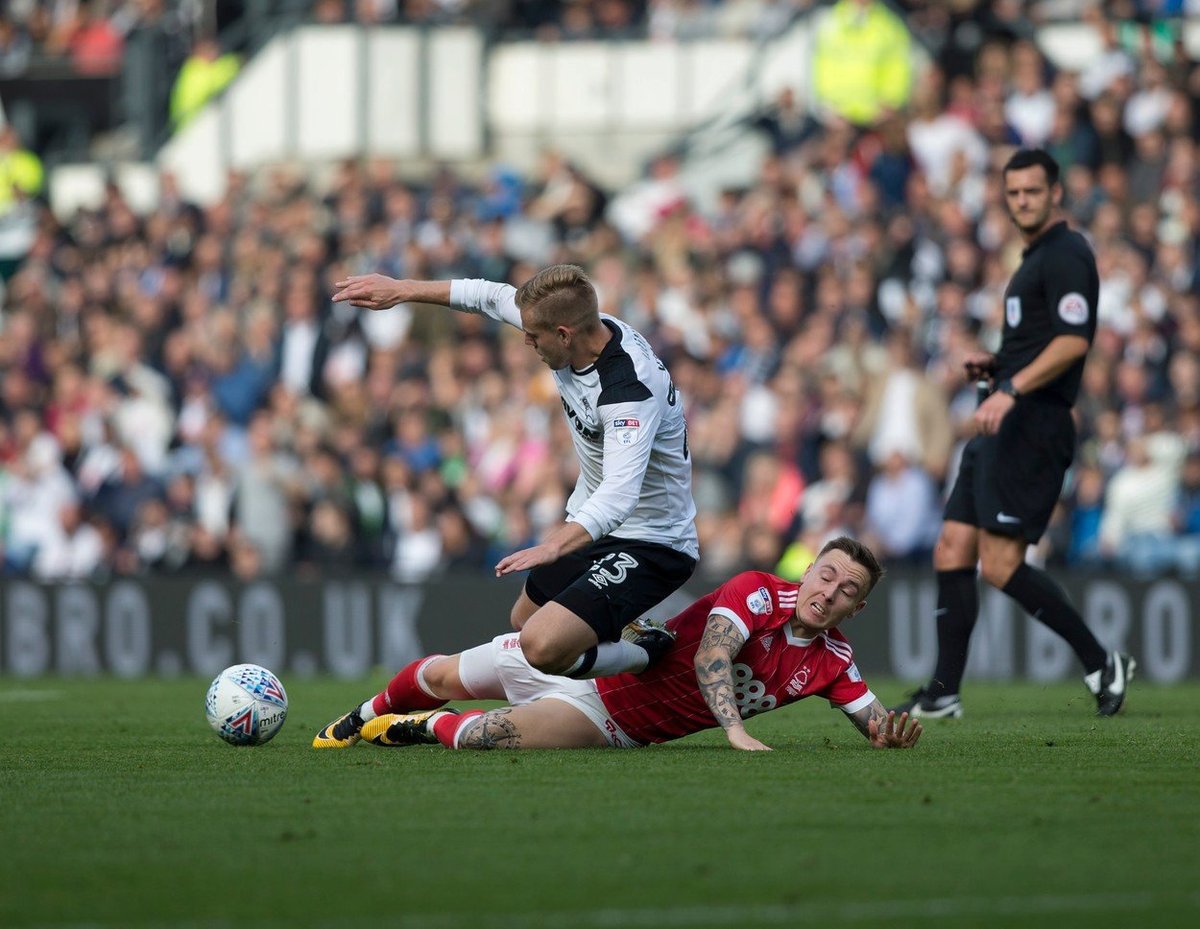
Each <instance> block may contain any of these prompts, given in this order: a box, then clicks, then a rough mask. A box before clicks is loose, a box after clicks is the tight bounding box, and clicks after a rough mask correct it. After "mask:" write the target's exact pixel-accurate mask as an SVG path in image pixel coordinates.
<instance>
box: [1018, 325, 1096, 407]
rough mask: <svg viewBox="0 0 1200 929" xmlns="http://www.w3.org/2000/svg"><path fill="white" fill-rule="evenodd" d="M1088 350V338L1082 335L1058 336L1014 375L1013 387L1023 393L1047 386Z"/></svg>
mask: <svg viewBox="0 0 1200 929" xmlns="http://www.w3.org/2000/svg"><path fill="white" fill-rule="evenodd" d="M1087 352H1088V343H1087V339H1085V338H1083V337H1082V336H1077V335H1060V336H1056V337H1055V338H1053V339H1051V340H1050V343H1049V344H1048V345H1047V346H1046V347H1045V348H1044V349H1042V350H1041V352H1040V353H1039V354H1038V356H1037V357H1036V358H1034V359H1033V361H1031V362H1029V364H1027V365H1026V366H1025V367H1023V368H1022V369H1021V370H1020V371H1018V372H1017V373H1016V374H1014V375H1013V376H1012V383H1013V387H1015V388H1017V391H1018V392H1019V393H1022V394H1027V393H1029V392H1030V391H1032V390H1037V389H1038V388H1039V387H1045V386H1046V385H1047V384H1049V383H1050V382H1051V381H1053V380H1054V379H1055V378H1056V377H1058V376H1059V375H1060V374H1062V373H1063V372H1064V371H1066V370H1067V369H1068V368H1069V367H1071V365H1073V364H1075V363H1076V362H1077V361H1079V359H1080V358H1082V357H1084V356H1085V355H1086V354H1087Z"/></svg>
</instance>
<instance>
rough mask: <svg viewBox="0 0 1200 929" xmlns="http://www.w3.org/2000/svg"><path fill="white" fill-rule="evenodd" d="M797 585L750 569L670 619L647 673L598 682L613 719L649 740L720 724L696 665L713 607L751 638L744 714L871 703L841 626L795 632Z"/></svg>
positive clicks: (737, 668)
mask: <svg viewBox="0 0 1200 929" xmlns="http://www.w3.org/2000/svg"><path fill="white" fill-rule="evenodd" d="M798 590H799V588H798V585H796V584H794V583H792V582H790V581H785V580H783V579H782V578H779V577H775V576H774V575H771V574H767V573H765V572H762V571H746V572H744V573H742V574H739V575H737V576H736V577H734V578H732V579H731V580H729V581H727V582H726V583H724V584H722V585H721V586H720V587H718V588H717V589H716V590H714V591H713V592H712V593H710V594H708V595H707V596H704V597H701V598H700V599H699V600H697V601H696V602H695V603H693V604H692V605H691V606H689V607H688V608H687V609H686V610H684V611H683V612H682V613H680V614H679V615H677V616H674V617H672V618H671V619H669V620H667V627H668V628H669V629H671V630H673V631H674V632H675V633H676V635H677V636H678V638H677V639H676V640H675V644H674V645H673V646H672V647H671V649H670V651H668V652H667V654H666V655H664V656H663V657H662V659H660V660H659V661H658V662H657V663H655V664H654V665H653V666H652V667H650V668H649V669H647V670H646V671H643V672H642V673H641V674H617V675H615V676H613V677H604V678H599V679H598V680H597V681H596V689H597V690H598V691H599V692H600V698H601V700H603V701H604V706H605V707H606V708H607V709H608V712H609V714H610V715H611V716H612V718H613V721H614V722H615V723H616V724H617V725H618V726H620V727H621V729H623V730H624V731H625V734H626V735H628V736H629V737H630V738H631V739H633V740H635V741H637V742H640V743H643V744H645V743H648V742H666V741H668V740H669V739H677V738H679V737H680V736H685V735H687V734H689V733H692V732H699V731H700V730H701V729H709V728H712V727H713V726H715V725H716V719H715V718H714V717H713V715H712V711H711V710H710V709H709V708H708V704H707V703H706V702H705V701H704V695H703V694H701V693H700V688H699V686H698V684H697V683H696V669H695V665H694V661H695V658H696V650H697V648H698V647H699V645H700V638H701V636H702V635H703V634H704V626H705V623H706V622H707V621H708V617H709V614H711V613H718V614H720V615H721V616H725V617H727V618H728V619H730V620H731V621H732V622H733V624H734V625H735V626H737V627H738V629H739V630H740V631H741V633H742V635H744V636H745V637H746V642H745V644H744V645H743V646H742V650H741V651H740V652H739V653H738V654H737V656H736V657H735V658H734V664H733V691H734V697H735V698H736V699H737V703H738V709H739V710H740V711H741V714H742V718H743V719H747V718H749V717H751V716H754V715H755V714H756V713H764V712H766V711H767V710H773V709H775V708H776V707H778V706H784V705H785V704H788V703H794V702H795V701H796V700H800V699H803V698H804V697H812V696H819V697H824V698H826V699H827V700H828V701H829V702H830V703H831V704H832V705H833V706H836V707H838V708H839V709H841V710H843V711H845V712H847V713H855V712H857V711H858V710H861V709H862V708H863V707H865V706H868V705H869V704H870V703H871V702H872V701H873V700H874V699H875V695H874V694H873V693H871V691H870V689H868V687H867V685H866V684H865V683H864V682H863V679H862V675H861V674H859V673H858V668H857V667H855V665H854V654H853V652H852V651H851V649H850V643H849V642H847V641H846V637H845V636H843V635H842V634H841V633H840V632H838V631H837V630H836V629H832V630H830V631H829V632H823V633H821V634H820V635H817V636H814V637H813V638H811V639H803V638H800V637H799V636H797V635H796V634H795V633H793V632H792V629H791V625H790V624H791V621H792V619H793V617H794V616H795V609H796V599H797V596H798Z"/></svg>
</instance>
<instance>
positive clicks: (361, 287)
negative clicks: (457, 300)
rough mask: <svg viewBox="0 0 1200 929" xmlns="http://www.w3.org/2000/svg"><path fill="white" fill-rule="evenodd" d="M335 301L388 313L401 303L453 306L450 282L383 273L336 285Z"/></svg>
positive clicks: (357, 277)
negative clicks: (396, 276) (347, 302)
mask: <svg viewBox="0 0 1200 929" xmlns="http://www.w3.org/2000/svg"><path fill="white" fill-rule="evenodd" d="M333 286H334V287H335V288H337V289H336V290H335V291H334V294H333V302H334V303H341V302H343V301H349V303H350V305H351V306H361V307H365V308H366V309H368V310H386V309H390V308H391V307H393V306H398V305H399V304H401V303H435V304H437V305H439V306H449V305H450V282H449V281H398V280H396V279H395V278H393V277H386V276H385V275H382V274H357V275H355V276H353V277H348V278H346V279H345V280H341V281H338V282H337V283H335V284H334V285H333Z"/></svg>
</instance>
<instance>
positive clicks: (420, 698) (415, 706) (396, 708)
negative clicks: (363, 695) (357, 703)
mask: <svg viewBox="0 0 1200 929" xmlns="http://www.w3.org/2000/svg"><path fill="white" fill-rule="evenodd" d="M441 657H442V656H441V655H430V656H429V657H428V658H420V659H418V660H416V661H414V662H412V663H411V664H408V665H405V666H404V668H402V669H401V671H400V673H399V674H397V675H396V676H395V677H393V678H392V680H391V682H390V683H389V684H388V685H387V688H386V689H384V690H383V691H382V692H381V693H379V694H378V695H377V696H376V697H375V699H374V700H372V701H371V707H372V708H373V709H374V710H375V715H376V716H382V715H383V714H384V713H405V712H408V711H409V710H436V709H437V708H438V707H439V706H445V705H446V701H445V700H443V699H442V698H441V697H435V696H434V695H433V694H431V693H430V692H429V691H428V690H426V689H425V688H424V687H422V686H421V676H420V672H421V669H422V668H423V667H424V666H425V665H426V664H428V663H429V662H431V661H433V659H434V658H441Z"/></svg>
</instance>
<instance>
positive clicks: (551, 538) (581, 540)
mask: <svg viewBox="0 0 1200 929" xmlns="http://www.w3.org/2000/svg"><path fill="white" fill-rule="evenodd" d="M591 543H592V536H591V534H590V533H589V532H588V531H587V530H586V529H584V528H583V526H581V525H580V524H579V523H572V522H562V523H559V524H558V525H557V526H555V527H554V528H553V529H551V530H550V531H549V532H547V533H546V537H545V538H544V539H543V540H542V544H543V545H552V546H554V548H555V549H557V552H558V554H557V556H556V557H558V558H561V557H562V556H563V555H567V554H570V553H571V552H574V551H578V550H579V549H581V548H583V547H584V546H586V545H590V544H591Z"/></svg>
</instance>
